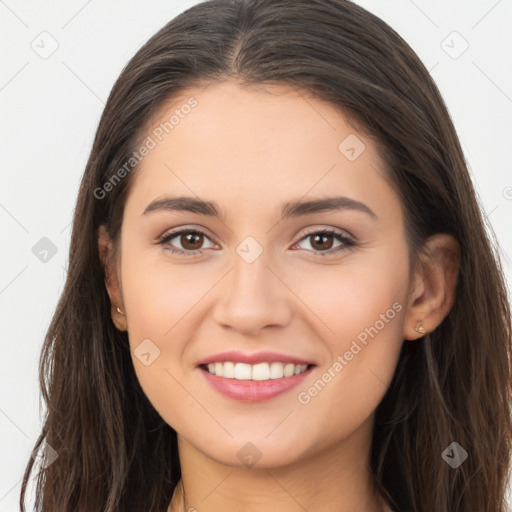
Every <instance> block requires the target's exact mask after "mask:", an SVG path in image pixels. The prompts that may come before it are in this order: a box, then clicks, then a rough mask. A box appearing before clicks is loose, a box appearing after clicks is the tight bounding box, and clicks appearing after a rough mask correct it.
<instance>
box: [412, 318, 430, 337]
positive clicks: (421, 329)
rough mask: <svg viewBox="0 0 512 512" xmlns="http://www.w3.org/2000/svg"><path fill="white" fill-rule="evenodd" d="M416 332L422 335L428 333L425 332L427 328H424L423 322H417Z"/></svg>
mask: <svg viewBox="0 0 512 512" xmlns="http://www.w3.org/2000/svg"><path fill="white" fill-rule="evenodd" d="M414 330H415V331H416V332H419V333H420V334H425V333H426V332H427V331H426V330H425V328H424V327H423V320H418V321H417V322H416V326H415V327H414Z"/></svg>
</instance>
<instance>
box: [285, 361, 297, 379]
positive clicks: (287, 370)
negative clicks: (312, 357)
mask: <svg viewBox="0 0 512 512" xmlns="http://www.w3.org/2000/svg"><path fill="white" fill-rule="evenodd" d="M294 368H295V365H294V364H293V363H288V364H287V365H286V366H285V367H284V376H285V377H291V376H292V375H293V369H294Z"/></svg>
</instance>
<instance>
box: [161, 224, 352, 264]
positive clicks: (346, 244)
mask: <svg viewBox="0 0 512 512" xmlns="http://www.w3.org/2000/svg"><path fill="white" fill-rule="evenodd" d="M183 233H188V234H194V235H203V236H205V237H206V238H209V237H208V236H207V235H206V233H204V232H203V231H200V230H198V229H190V228H185V229H180V230H177V231H173V232H171V233H168V234H167V235H164V236H162V237H161V238H160V239H159V240H158V242H157V244H158V245H165V244H167V243H168V242H169V241H170V240H172V239H173V238H176V237H177V236H178V235H182V234H183ZM312 235H333V236H334V237H335V238H337V239H338V240H339V241H340V242H342V245H340V246H339V247H336V248H334V249H329V250H327V251H313V253H315V255H318V256H320V257H326V256H332V255H333V254H338V253H340V252H342V251H346V250H349V249H351V248H352V247H355V246H356V245H357V243H356V242H355V241H354V240H352V239H351V238H348V237H346V236H344V235H343V234H342V233H341V232H339V231H337V230H334V229H321V230H316V231H309V232H306V233H305V234H304V236H303V237H302V238H301V239H300V240H299V241H298V242H297V243H296V244H295V245H297V244H298V243H300V242H302V241H303V240H304V239H306V238H308V237H310V236H312ZM167 249H168V250H169V251H170V252H172V253H174V254H180V255H186V256H187V257H194V256H199V255H201V254H202V253H203V252H204V251H206V250H208V249H196V250H194V251H186V250H182V249H176V248H174V247H172V246H171V245H169V247H168V248H167Z"/></svg>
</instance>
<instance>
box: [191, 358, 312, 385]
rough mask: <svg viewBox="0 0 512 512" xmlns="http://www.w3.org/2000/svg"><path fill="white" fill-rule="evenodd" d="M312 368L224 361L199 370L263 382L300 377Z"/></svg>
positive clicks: (219, 375) (307, 366) (230, 377)
mask: <svg viewBox="0 0 512 512" xmlns="http://www.w3.org/2000/svg"><path fill="white" fill-rule="evenodd" d="M313 366H315V365H313V364H294V363H278V362H272V363H257V364H247V363H235V362H232V361H224V362H216V363H209V364H203V365H200V368H201V369H202V370H204V371H206V372H208V373H209V374H210V375H216V376H217V377H224V378H226V379H235V380H249V381H250V380H252V381H265V380H273V379H282V378H286V377H293V376H294V375H300V374H301V373H304V372H306V371H307V370H309V369H310V368H312V367H313Z"/></svg>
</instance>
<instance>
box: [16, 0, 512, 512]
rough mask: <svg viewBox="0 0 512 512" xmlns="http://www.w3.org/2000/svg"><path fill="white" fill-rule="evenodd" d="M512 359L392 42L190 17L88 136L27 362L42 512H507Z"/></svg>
mask: <svg viewBox="0 0 512 512" xmlns="http://www.w3.org/2000/svg"><path fill="white" fill-rule="evenodd" d="M323 244H326V246H325V247H323ZM510 332H511V326H510V310H509V302H508V297H507V293H506V288H505V285H504V281H503V276H502V271H501V266H500V260H499V256H498V255H496V254H495V252H494V248H493V245H492V243H491V241H490V240H489V239H488V237H487V235H486V231H485V228H484V223H483V217H482V214H481V212H480V209H479V206H478V203H477V200H476V198H475V193H474V189H473V186H472V183H471V181H470V178H469V175H468V171H467V168H466V165H465V162H464V156H463V153H462V151H461V147H460V144H459V141H458V138H457V135H456V133H455V130H454V127H453V124H452V122H451V120H450V117H449V115H448V112H447V109H446V107H445V104H444V102H443V100H442V98H441V96H440V94H439V91H438V89H437V87H436V86H435V84H434V82H433V81H432V79H431V77H430V76H429V74H428V72H427V71H426V69H425V67H424V66H423V65H422V63H421V62H420V60H419V59H418V57H417V56H416V55H415V54H414V52H413V51H412V49H411V48H410V47H409V46H408V45H407V44H406V43H405V42H404V41H403V39H401V38H400V37H399V36H398V35H397V34H396V32H394V31H393V30H392V29H391V28H390V27H389V26H388V25H386V24H385V23H384V22H383V21H381V20H380V19H378V18H376V17H375V16H373V15H372V14H370V13H369V12H367V11H365V10H364V9H362V8H361V7H358V6H357V5H355V4H352V3H350V2H348V1H341V0H314V1H310V0H298V1H297V0H293V1H291V0H289V1H288V0H287V1H279V2H275V1H272V0H250V1H249V0H212V1H209V2H204V3H202V4H199V5H196V6H194V7H193V8H191V9H188V10H187V11H186V12H184V13H182V14H181V15H179V16H178V17H176V18H175V19H174V20H172V21H171V22H170V23H168V24H167V25H166V26H165V27H163V28H162V29H161V30H160V31H159V32H158V33H157V34H156V35H155V36H154V37H152V38H151V39H150V40H149V41H148V42H147V43H146V44H145V45H144V46H143V47H142V48H141V49H140V50H139V51H138V52H137V54H136V55H135V56H134V57H133V59H132V60H131V61H130V62H129V64H128V65H127V66H126V68H125V69H124V70H123V72H122V74H121V76H120V77H119V79H118V81H117V82H116V84H115V86H114V88H113V90H112V92H111V94H110V97H109V99H108V102H107V105H106V108H105V111H104V113H103V116H102V118H101V121H100V125H99V128H98V131H97V134H96V138H95V141H94V145H93V148H92V151H91V155H90V158H89V161H88V164H87V168H86V170H85V174H84V177H83V180H82V183H81V187H80V191H79V197H78V201H77V206H76V211H75V218H74V224H73V234H72V239H71V249H70V258H69V273H68V278H67V281H66V285H65V289H64V291H63V294H62V297H61V299H60V302H59V305H58V307H57V311H56V313H55V315H54V318H53V321H52V323H51V325H50V328H49V331H48V333H47V336H46V340H45V345H44V349H43V354H42V361H41V385H42V392H43V396H44V399H45V401H46V403H47V404H48V414H47V417H46V420H45V423H44V426H43V431H42V433H41V435H40V437H39V439H38V441H37V444H36V449H39V448H41V449H42V448H43V442H44V443H45V445H46V446H47V448H46V449H47V450H48V449H50V448H51V449H52V450H54V451H55V453H56V454H58V456H57V458H56V459H55V460H54V461H53V462H52V463H51V464H45V465H43V466H45V467H44V468H43V470H42V471H41V472H40V474H39V477H38V488H37V503H36V507H41V510H44V511H45V512H53V511H61V510H73V511H95V510H98V511H100V510H101V511H106V512H113V511H128V510H130V511H139V510H140V511H162V512H163V511H166V510H167V511H171V512H178V511H179V512H181V511H186V510H188V511H191V510H197V511H198V512H210V511H215V510H222V511H234V510H245V511H253V510H254V511H255V510H265V511H280V512H283V511H285V512H286V511H299V510H308V511H310V512H313V511H322V512H329V511H333V512H334V511H337V512H340V511H341V512H348V511H350V512H354V511H365V512H377V511H379V512H380V511H390V510H391V511H394V512H403V511H414V512H420V511H422V512H423V511H427V510H428V511H432V510H434V511H436V512H448V511H450V512H454V511H464V512H466V511H467V512H469V511H471V512H473V511H475V510H478V511H486V512H491V511H492V512H504V511H505V501H504V491H505V487H506V483H507V478H508V472H509V461H510V441H511V421H510V419H511V416H510V398H511V393H510V391H511V388H510V384H511V382H510V356H511V346H510V339H511V336H510ZM45 453H47V452H45ZM32 469H33V460H31V461H30V462H29V464H28V466H27V470H26V473H25V478H24V482H23V488H22V494H21V497H20V504H21V506H22V509H23V510H24V506H23V501H24V495H25V488H26V485H27V482H28V478H29V476H30V474H31V471H32Z"/></svg>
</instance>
